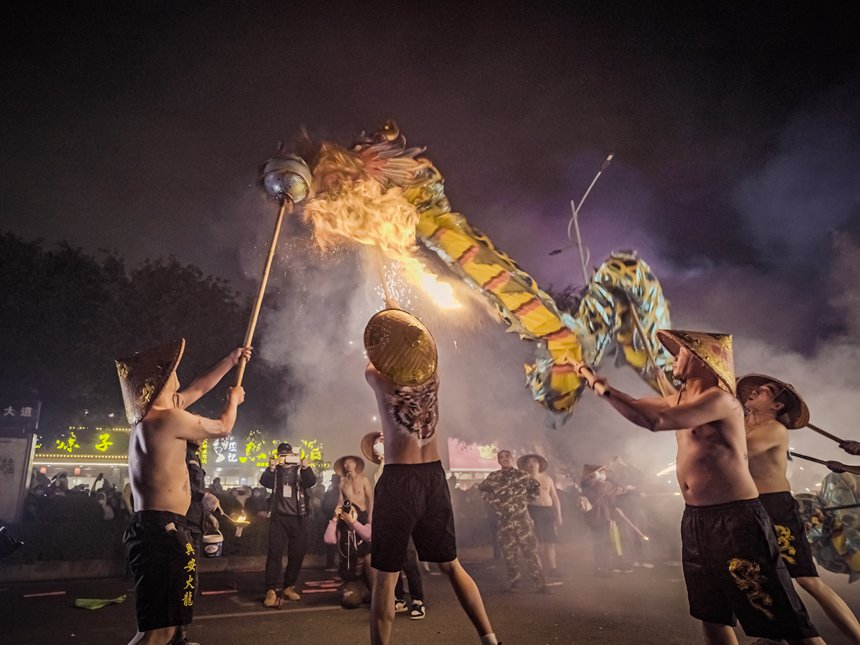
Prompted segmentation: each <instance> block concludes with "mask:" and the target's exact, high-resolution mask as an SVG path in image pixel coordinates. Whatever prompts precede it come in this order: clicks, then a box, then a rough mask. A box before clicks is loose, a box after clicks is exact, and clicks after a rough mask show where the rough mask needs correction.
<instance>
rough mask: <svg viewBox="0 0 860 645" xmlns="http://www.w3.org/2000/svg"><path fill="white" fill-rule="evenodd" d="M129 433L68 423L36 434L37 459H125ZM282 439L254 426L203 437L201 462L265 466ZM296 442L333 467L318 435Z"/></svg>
mask: <svg viewBox="0 0 860 645" xmlns="http://www.w3.org/2000/svg"><path fill="white" fill-rule="evenodd" d="M129 437H130V430H129V428H128V427H127V426H116V427H102V426H97V427H90V426H69V427H68V428H67V429H66V431H65V432H64V433H63V434H62V435H60V437H58V438H57V439H51V440H48V441H44V440H43V439H42V438H41V437H37V442H36V454H35V461H36V462H38V463H47V462H52V463H53V462H75V463H83V462H92V461H97V462H111V463H124V462H126V461H127V460H128V444H129ZM281 442H282V440H281V439H272V440H271V441H265V440H264V439H263V438H262V432H261V431H260V430H252V431H251V432H249V433H248V435H247V437H246V438H245V439H244V440H241V439H239V438H237V437H234V436H230V437H224V438H221V439H214V440H211V441H209V440H204V441H202V442H201V444H200V450H199V454H200V463H201V465H203V466H204V467H216V468H221V469H223V468H231V467H235V468H243V467H244V468H247V469H257V468H266V467H267V466H268V465H269V458H270V457H272V456H274V455H275V452H276V450H277V447H278V444H280V443H281ZM294 445H295V449H296V450H297V451H298V452H299V454H300V456H301V457H302V459H306V460H307V462H308V465H310V466H312V467H313V468H314V469H317V470H326V469H328V468H330V467H331V464H330V463H329V462H327V461H325V459H324V455H323V445H322V443H321V442H320V441H319V440H318V439H302V440H301V441H300V442H299V443H298V444H294Z"/></svg>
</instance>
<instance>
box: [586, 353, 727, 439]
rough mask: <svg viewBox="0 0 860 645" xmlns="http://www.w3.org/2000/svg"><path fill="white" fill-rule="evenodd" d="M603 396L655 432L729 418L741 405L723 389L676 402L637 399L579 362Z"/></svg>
mask: <svg viewBox="0 0 860 645" xmlns="http://www.w3.org/2000/svg"><path fill="white" fill-rule="evenodd" d="M575 369H576V371H577V373H579V374H581V375H582V376H583V378H585V379H586V381H587V382H588V385H589V387H591V388H592V389H594V390H595V391H596V392H597V393H598V394H600V396H601V398H603V399H605V400H606V401H607V402H608V403H609V405H611V406H612V407H613V408H615V409H616V410H617V411H618V412H619V413H620V414H621V415H622V416H623V417H624V418H625V419H627V420H628V421H630V422H631V423H635V424H636V425H638V426H641V427H643V428H646V429H648V430H650V431H652V432H660V431H663V430H685V429H687V428H693V427H696V426H700V425H704V424H706V423H712V422H714V421H718V420H720V419H723V418H725V417H727V416H728V415H729V414H730V413H731V411H732V408H733V407H738V408H739V407H740V403H739V402H738V400H737V399H736V398H734V397H733V396H731V395H730V394H728V393H726V392H723V391H722V390H716V389H714V390H709V391H707V392H705V393H704V394H701V395H699V396H697V397H695V398H694V399H692V400H691V401H685V402H684V403H681V404H679V405H672V404H671V398H672V397H651V398H647V399H634V398H633V397H632V396H630V395H629V394H626V393H624V392H622V391H621V390H618V389H616V388H614V387H612V386H611V385H609V383H608V382H607V381H606V379H604V378H601V377H599V376H597V375H596V374H594V372H592V371H591V369H590V368H589V367H588V366H587V365H585V364H584V363H578V364H576V365H575Z"/></svg>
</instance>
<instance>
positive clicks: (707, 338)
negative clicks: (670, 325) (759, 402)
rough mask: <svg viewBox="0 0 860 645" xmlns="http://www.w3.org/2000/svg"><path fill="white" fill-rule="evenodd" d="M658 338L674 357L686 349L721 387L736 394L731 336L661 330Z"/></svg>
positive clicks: (703, 332)
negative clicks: (712, 375) (711, 374)
mask: <svg viewBox="0 0 860 645" xmlns="http://www.w3.org/2000/svg"><path fill="white" fill-rule="evenodd" d="M657 338H659V339H660V342H661V343H663V346H664V347H665V348H666V349H668V350H669V352H671V354H672V356H677V355H678V352H680V351H681V347H686V348H687V349H688V350H689V351H690V352H692V353H693V354H694V355H695V356H696V357H697V358H699V360H701V361H702V362H703V363H704V364H705V365H706V366H707V367H708V369H709V370H711V372H712V373H713V374H714V376H716V377H717V381H718V382H719V384H720V387H722V388H723V389H725V390H727V391H728V392H730V393H731V394H734V393H735V365H734V358H733V356H732V336H731V334H717V333H712V332H705V331H683V330H680V329H660V330H659V331H658V332H657Z"/></svg>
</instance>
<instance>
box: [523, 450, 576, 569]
mask: <svg viewBox="0 0 860 645" xmlns="http://www.w3.org/2000/svg"><path fill="white" fill-rule="evenodd" d="M517 468H519V469H520V470H522V471H523V472H526V473H528V474H529V475H530V476H531V478H532V479H534V480H535V481H536V482H537V483H538V484H540V489H538V494H537V497H535V498H534V499H531V500H529V515H531V518H532V522H533V523H534V527H535V535H536V536H537V540H538V545H539V547H540V551H541V562H542V563H543V568H544V571H545V572H546V575H548V576H552V577H555V578H564V577H566V576H564V575H563V574H562V573H561V572H560V571H559V570H558V566H557V558H556V551H555V544H556V542H557V541H558V529H559V528H560V527H561V525H562V516H561V502H560V501H559V499H558V491H557V490H556V488H555V482H554V481H553V480H552V477H550V476H549V475H548V474H547V472H546V471H547V468H549V462H548V461H547V459H546V457H544V456H543V455H537V454H527V455H522V456H521V457H520V458H518V459H517Z"/></svg>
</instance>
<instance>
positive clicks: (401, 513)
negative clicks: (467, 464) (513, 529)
mask: <svg viewBox="0 0 860 645" xmlns="http://www.w3.org/2000/svg"><path fill="white" fill-rule="evenodd" d="M364 345H365V348H366V349H367V355H368V358H369V359H370V363H369V364H368V366H367V370H366V372H365V377H366V379H367V382H368V384H369V385H370V387H371V388H372V389H373V391H374V392H375V394H376V401H377V405H378V407H379V417H380V419H381V420H382V434H383V441H384V445H385V469H384V470H383V472H382V475H381V476H380V478H379V481H378V482H377V484H376V491H375V493H376V496H375V505H374V513H373V523H372V533H373V541H372V542H371V554H372V555H371V558H372V564H373V573H374V584H373V592H372V599H371V606H370V641H371V643H372V644H373V645H387V644H388V643H390V642H391V627H392V623H393V622H394V587H395V585H396V583H397V578H398V577H399V575H400V569H401V567H402V566H403V562H404V559H405V557H406V546H407V543H408V542H409V537H410V536H411V537H412V538H413V540H414V542H415V547H416V550H417V551H418V557H419V558H420V559H421V560H423V561H425V562H437V563H438V564H439V569H440V570H441V572H442V573H443V574H445V575H446V576H447V577H448V580H449V581H450V583H451V586H452V587H453V589H454V592H455V593H456V595H457V599H458V600H459V601H460V605H461V606H462V607H463V610H464V611H465V612H466V614H467V615H468V617H469V620H471V622H472V624H473V625H474V626H475V629H476V631H477V632H478V635H479V636H480V638H481V640H480V642H481V644H482V645H497V643H498V641H497V640H496V635H495V634H494V633H493V628H492V626H491V625H490V620H489V618H488V617H487V613H486V611H485V610H484V603H483V600H482V599H481V592H480V591H479V590H478V586H477V585H476V584H475V581H474V580H472V578H471V576H469V574H468V573H466V570H465V569H464V568H463V566H462V565H461V564H460V561H459V560H458V559H457V545H456V539H455V535H454V514H453V511H452V509H451V496H450V492H449V491H448V486H447V485H446V483H445V471H444V470H443V468H442V463H441V461H440V458H439V450H438V448H437V445H436V421H437V419H438V413H439V408H438V402H437V398H436V397H437V392H438V383H439V382H438V378H437V376H436V360H437V358H436V345H435V343H434V342H433V338H432V336H430V332H429V331H427V328H426V327H424V325H423V324H421V322H420V321H419V320H418V319H416V318H414V317H413V316H411V315H410V314H407V313H406V312H405V311H400V310H398V309H386V310H384V311H381V312H379V313H378V314H376V315H375V316H374V317H373V318H371V320H370V322H369V323H368V324H367V328H366V329H365V331H364Z"/></svg>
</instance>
